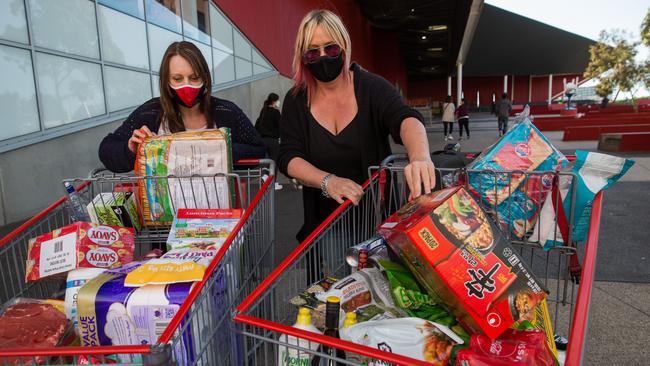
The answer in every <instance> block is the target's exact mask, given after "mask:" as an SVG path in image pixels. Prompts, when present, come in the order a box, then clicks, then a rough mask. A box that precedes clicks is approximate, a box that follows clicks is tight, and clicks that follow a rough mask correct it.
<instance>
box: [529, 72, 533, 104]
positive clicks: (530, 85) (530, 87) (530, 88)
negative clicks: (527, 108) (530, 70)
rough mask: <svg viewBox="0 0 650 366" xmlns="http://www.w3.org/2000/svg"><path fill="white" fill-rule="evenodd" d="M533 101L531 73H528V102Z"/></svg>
mask: <svg viewBox="0 0 650 366" xmlns="http://www.w3.org/2000/svg"><path fill="white" fill-rule="evenodd" d="M532 101H533V75H528V103H530V102H532Z"/></svg>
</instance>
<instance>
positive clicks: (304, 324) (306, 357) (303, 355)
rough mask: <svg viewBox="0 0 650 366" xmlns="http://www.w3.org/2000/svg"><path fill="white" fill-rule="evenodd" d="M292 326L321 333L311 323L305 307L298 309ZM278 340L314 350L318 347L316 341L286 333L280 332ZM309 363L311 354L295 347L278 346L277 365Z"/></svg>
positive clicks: (281, 342)
mask: <svg viewBox="0 0 650 366" xmlns="http://www.w3.org/2000/svg"><path fill="white" fill-rule="evenodd" d="M293 327H294V328H298V329H302V330H306V331H308V332H314V333H318V334H321V331H320V330H318V328H316V327H314V326H313V325H312V324H311V314H310V312H309V309H307V308H300V309H298V317H297V318H296V323H295V324H294V325H293ZM279 341H280V344H288V345H295V346H297V347H300V348H304V349H311V350H312V351H316V350H317V349H318V343H316V342H310V341H308V340H306V339H301V338H297V337H294V336H290V335H286V334H282V335H281V336H280V339H279ZM310 363H311V354H309V353H307V352H304V351H301V350H299V349H296V348H290V347H283V346H279V348H278V365H309V364H310Z"/></svg>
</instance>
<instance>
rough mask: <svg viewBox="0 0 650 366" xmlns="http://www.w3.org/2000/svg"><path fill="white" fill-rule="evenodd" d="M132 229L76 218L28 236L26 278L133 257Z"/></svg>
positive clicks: (114, 264) (104, 265)
mask: <svg viewBox="0 0 650 366" xmlns="http://www.w3.org/2000/svg"><path fill="white" fill-rule="evenodd" d="M134 249H135V236H134V232H133V229H131V228H123V227H115V226H108V225H98V224H91V223H88V222H75V223H73V224H70V225H68V226H64V227H62V228H60V229H56V230H54V231H52V232H50V233H47V234H43V235H40V236H38V237H36V238H33V239H30V240H29V246H28V248H27V261H26V270H25V281H35V280H38V279H41V278H43V277H48V276H53V275H57V274H61V273H66V272H68V271H71V270H73V269H76V268H116V267H120V266H121V265H123V264H125V263H129V262H131V261H133V252H134Z"/></svg>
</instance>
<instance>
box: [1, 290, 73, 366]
mask: <svg viewBox="0 0 650 366" xmlns="http://www.w3.org/2000/svg"><path fill="white" fill-rule="evenodd" d="M67 325H68V321H67V319H66V318H65V314H63V312H61V311H60V310H58V309H57V308H56V307H55V306H53V305H52V304H49V303H47V302H41V301H34V302H25V301H20V302H16V303H14V304H12V305H9V306H8V307H7V308H6V309H5V310H4V312H3V313H2V315H1V316H0V349H7V348H21V349H38V348H51V347H54V346H56V345H58V344H59V343H60V342H61V340H62V339H63V338H64V335H65V332H66V328H67ZM32 361H33V362H34V363H35V364H44V363H45V362H46V361H47V358H46V357H43V356H37V357H34V358H31V357H30V358H29V359H28V360H26V359H25V358H22V359H20V358H17V357H6V358H4V357H3V359H2V364H3V365H11V366H17V365H25V364H29V365H32Z"/></svg>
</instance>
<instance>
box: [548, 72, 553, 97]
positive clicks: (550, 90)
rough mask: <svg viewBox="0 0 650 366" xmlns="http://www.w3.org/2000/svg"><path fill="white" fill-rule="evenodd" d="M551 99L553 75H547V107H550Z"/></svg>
mask: <svg viewBox="0 0 650 366" xmlns="http://www.w3.org/2000/svg"><path fill="white" fill-rule="evenodd" d="M551 98H553V74H549V75H548V105H551V102H552V100H551Z"/></svg>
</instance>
